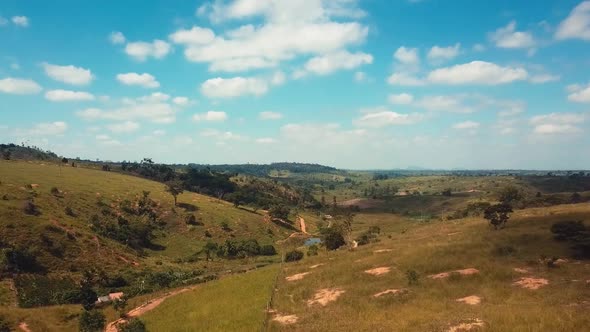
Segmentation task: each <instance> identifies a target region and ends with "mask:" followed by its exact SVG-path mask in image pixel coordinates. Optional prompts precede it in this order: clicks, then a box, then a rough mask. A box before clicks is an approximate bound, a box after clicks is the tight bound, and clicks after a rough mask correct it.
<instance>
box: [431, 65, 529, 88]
mask: <svg viewBox="0 0 590 332" xmlns="http://www.w3.org/2000/svg"><path fill="white" fill-rule="evenodd" d="M527 77H528V72H527V71H526V70H525V69H524V68H520V67H502V66H499V65H496V64H494V63H490V62H485V61H472V62H469V63H465V64H461V65H455V66H452V67H446V68H439V69H435V70H433V71H431V72H430V73H429V74H428V78H427V79H428V81H429V82H431V83H436V84H450V85H460V84H481V85H499V84H506V83H511V82H514V81H519V80H525V79H527Z"/></svg>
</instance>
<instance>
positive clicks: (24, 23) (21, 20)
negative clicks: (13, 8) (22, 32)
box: [12, 16, 29, 28]
mask: <svg viewBox="0 0 590 332" xmlns="http://www.w3.org/2000/svg"><path fill="white" fill-rule="evenodd" d="M12 23H14V25H16V26H19V27H23V28H26V27H28V26H29V18H28V17H26V16H13V17H12Z"/></svg>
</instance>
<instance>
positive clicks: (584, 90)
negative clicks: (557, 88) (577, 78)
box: [567, 84, 590, 103]
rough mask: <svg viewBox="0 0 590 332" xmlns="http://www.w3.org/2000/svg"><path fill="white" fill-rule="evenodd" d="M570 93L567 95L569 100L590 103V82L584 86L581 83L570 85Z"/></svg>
mask: <svg viewBox="0 0 590 332" xmlns="http://www.w3.org/2000/svg"><path fill="white" fill-rule="evenodd" d="M568 90H569V92H570V94H569V95H568V96H567V99H568V100H569V101H573V102H576V103H590V84H588V85H587V86H585V87H583V86H580V85H571V86H569V87H568Z"/></svg>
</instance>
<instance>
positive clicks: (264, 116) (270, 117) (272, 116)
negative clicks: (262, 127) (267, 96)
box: [258, 112, 283, 120]
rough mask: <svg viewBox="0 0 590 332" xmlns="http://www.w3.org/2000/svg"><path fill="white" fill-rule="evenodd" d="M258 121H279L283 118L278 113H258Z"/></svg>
mask: <svg viewBox="0 0 590 332" xmlns="http://www.w3.org/2000/svg"><path fill="white" fill-rule="evenodd" d="M258 118H259V119H260V120H279V119H282V118H283V114H281V113H278V112H260V113H258Z"/></svg>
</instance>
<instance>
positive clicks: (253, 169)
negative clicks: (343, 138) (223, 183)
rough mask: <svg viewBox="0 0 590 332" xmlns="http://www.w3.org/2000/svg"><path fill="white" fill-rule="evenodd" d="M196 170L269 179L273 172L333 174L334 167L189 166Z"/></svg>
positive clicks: (303, 164)
mask: <svg viewBox="0 0 590 332" xmlns="http://www.w3.org/2000/svg"><path fill="white" fill-rule="evenodd" d="M189 166H191V167H195V168H209V169H211V170H214V171H216V172H224V173H233V174H238V173H239V174H247V175H253V176H258V177H267V176H269V174H270V172H271V171H288V172H291V173H333V172H336V171H337V169H336V168H334V167H329V166H323V165H318V164H305V163H272V164H242V165H196V164H191V165H189Z"/></svg>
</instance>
